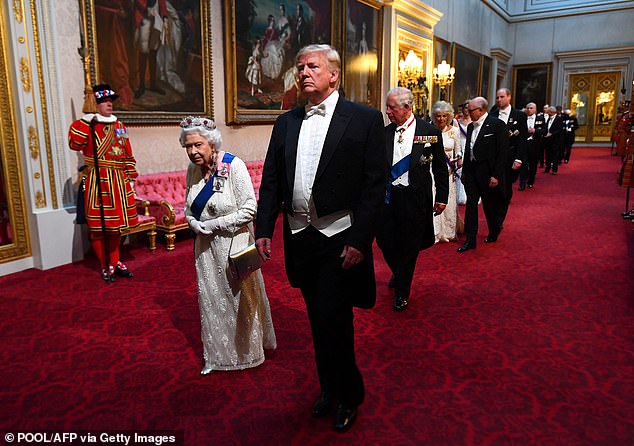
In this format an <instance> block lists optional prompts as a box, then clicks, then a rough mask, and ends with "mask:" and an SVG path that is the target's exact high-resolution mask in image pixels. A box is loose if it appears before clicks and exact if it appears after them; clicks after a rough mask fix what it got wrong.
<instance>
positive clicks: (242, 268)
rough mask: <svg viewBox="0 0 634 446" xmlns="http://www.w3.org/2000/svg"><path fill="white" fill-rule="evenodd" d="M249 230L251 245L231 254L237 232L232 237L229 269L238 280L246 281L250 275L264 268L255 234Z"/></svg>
mask: <svg viewBox="0 0 634 446" xmlns="http://www.w3.org/2000/svg"><path fill="white" fill-rule="evenodd" d="M248 229H249V244H248V245H247V247H246V248H244V249H241V250H240V251H237V252H233V253H232V252H231V247H232V246H233V240H234V238H235V235H236V232H237V231H236V232H234V233H233V236H232V237H231V244H230V245H229V269H230V270H231V275H232V276H233V277H235V278H237V279H238V280H244V279H246V278H247V277H248V276H249V274H251V273H252V272H254V271H256V270H258V269H260V268H261V267H262V258H261V257H260V254H258V250H257V248H256V247H255V239H254V237H253V233H252V232H251V228H248Z"/></svg>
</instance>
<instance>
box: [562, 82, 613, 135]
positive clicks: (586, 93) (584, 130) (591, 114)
mask: <svg viewBox="0 0 634 446" xmlns="http://www.w3.org/2000/svg"><path fill="white" fill-rule="evenodd" d="M618 85H619V73H618V72H609V73H587V74H572V75H570V96H569V98H568V103H569V104H570V110H571V111H572V113H573V114H574V115H575V116H576V117H577V121H579V130H577V133H576V136H577V137H576V140H577V141H578V142H587V143H594V142H609V141H610V133H611V132H612V128H613V127H614V119H615V116H616V109H617V98H618V91H617V87H618Z"/></svg>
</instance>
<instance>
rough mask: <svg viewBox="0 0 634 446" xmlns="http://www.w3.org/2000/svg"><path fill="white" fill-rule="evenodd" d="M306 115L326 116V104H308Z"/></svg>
mask: <svg viewBox="0 0 634 446" xmlns="http://www.w3.org/2000/svg"><path fill="white" fill-rule="evenodd" d="M305 110H306V117H307V118H310V117H311V116H313V115H321V116H326V104H324V103H321V104H319V105H306V108H305Z"/></svg>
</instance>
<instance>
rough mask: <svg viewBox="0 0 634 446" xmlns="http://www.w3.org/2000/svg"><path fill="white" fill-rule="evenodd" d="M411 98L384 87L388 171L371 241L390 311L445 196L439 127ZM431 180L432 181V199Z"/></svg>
mask: <svg viewBox="0 0 634 446" xmlns="http://www.w3.org/2000/svg"><path fill="white" fill-rule="evenodd" d="M413 101H414V96H413V94H412V92H411V91H410V90H408V89H407V88H403V87H396V88H393V89H392V90H390V91H389V92H388V94H387V100H386V114H387V116H388V118H389V119H390V121H391V124H389V125H388V126H387V127H386V128H385V137H386V138H385V143H386V145H385V149H386V156H387V160H386V161H387V163H386V167H387V171H388V175H389V177H388V180H387V191H386V199H385V204H384V207H383V224H382V227H381V228H380V229H379V232H378V234H377V239H376V241H377V244H378V245H379V248H381V251H382V252H383V256H384V257H385V261H386V262H387V264H388V266H389V267H390V269H391V270H392V279H390V287H392V288H394V303H393V308H394V311H404V310H406V309H407V305H408V299H409V295H410V289H411V286H412V279H413V277H414V269H415V268H416V259H417V258H418V253H419V251H422V250H423V249H426V248H429V247H430V246H432V245H433V244H434V242H435V236H434V220H433V218H434V215H439V214H441V213H442V212H443V211H444V210H445V206H446V203H447V200H448V197H449V174H448V171H447V164H446V161H445V159H446V158H445V150H444V148H443V142H442V133H441V131H440V130H439V129H437V128H436V127H434V126H433V125H431V124H429V123H427V122H425V121H424V120H422V119H420V118H417V117H416V116H414V114H413V113H412V103H413ZM430 166H431V172H430ZM432 174H433V176H434V182H433V183H432ZM432 184H435V187H436V201H435V202H434V198H433V195H432Z"/></svg>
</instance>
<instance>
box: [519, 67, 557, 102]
mask: <svg viewBox="0 0 634 446" xmlns="http://www.w3.org/2000/svg"><path fill="white" fill-rule="evenodd" d="M552 66H553V64H552V62H544V63H536V64H524V65H514V66H513V80H512V82H511V86H512V89H511V94H512V96H511V101H512V102H513V106H514V107H515V108H518V109H522V108H524V107H525V106H526V104H528V103H529V102H534V103H535V104H537V110H541V109H542V107H543V106H544V105H546V104H549V103H550V88H551V86H550V83H551V79H552Z"/></svg>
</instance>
